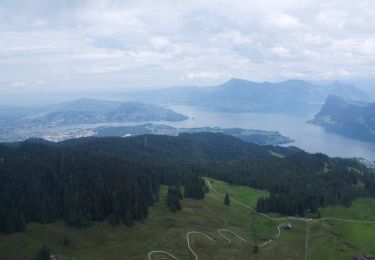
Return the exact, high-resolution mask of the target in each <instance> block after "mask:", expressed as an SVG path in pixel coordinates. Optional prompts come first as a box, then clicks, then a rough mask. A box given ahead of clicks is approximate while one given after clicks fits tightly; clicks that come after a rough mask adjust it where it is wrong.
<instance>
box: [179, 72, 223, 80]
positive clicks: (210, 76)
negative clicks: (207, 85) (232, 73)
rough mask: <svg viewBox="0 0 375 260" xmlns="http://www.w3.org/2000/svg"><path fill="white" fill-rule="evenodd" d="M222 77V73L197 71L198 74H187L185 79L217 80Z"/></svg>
mask: <svg viewBox="0 0 375 260" xmlns="http://www.w3.org/2000/svg"><path fill="white" fill-rule="evenodd" d="M222 76H223V74H222V73H219V72H214V71H199V72H189V73H186V74H185V77H184V78H183V79H185V78H187V79H218V78H221V77H222Z"/></svg>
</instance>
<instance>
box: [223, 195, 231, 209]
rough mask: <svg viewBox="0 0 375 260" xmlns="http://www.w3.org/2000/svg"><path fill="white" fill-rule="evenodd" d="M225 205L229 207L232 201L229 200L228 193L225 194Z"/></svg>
mask: <svg viewBox="0 0 375 260" xmlns="http://www.w3.org/2000/svg"><path fill="white" fill-rule="evenodd" d="M224 204H225V205H226V206H229V205H230V199H229V195H228V193H225V197H224Z"/></svg>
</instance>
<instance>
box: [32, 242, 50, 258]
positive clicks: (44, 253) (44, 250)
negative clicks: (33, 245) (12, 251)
mask: <svg viewBox="0 0 375 260" xmlns="http://www.w3.org/2000/svg"><path fill="white" fill-rule="evenodd" d="M50 257H51V253H50V251H49V249H48V247H47V246H46V245H44V246H43V247H42V248H41V249H40V250H39V251H38V253H37V254H36V256H35V257H34V258H33V260H50Z"/></svg>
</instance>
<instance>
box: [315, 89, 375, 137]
mask: <svg viewBox="0 0 375 260" xmlns="http://www.w3.org/2000/svg"><path fill="white" fill-rule="evenodd" d="M309 122H310V123H313V124H316V125H320V126H322V127H324V128H325V129H327V130H329V131H333V132H335V133H339V134H342V135H344V136H347V137H350V138H353V139H358V140H362V141H369V142H375V103H366V102H360V101H356V100H348V99H343V98H341V97H338V96H334V95H330V96H328V98H327V100H326V102H325V104H324V105H323V107H322V109H321V110H320V112H319V113H318V114H316V116H315V117H314V119H312V120H310V121H309Z"/></svg>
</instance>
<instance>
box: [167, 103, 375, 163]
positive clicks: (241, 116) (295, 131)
mask: <svg viewBox="0 0 375 260" xmlns="http://www.w3.org/2000/svg"><path fill="white" fill-rule="evenodd" d="M170 108H171V109H173V110H175V111H176V112H179V113H182V114H185V115H187V116H189V117H191V119H188V120H185V121H182V122H176V123H170V122H168V123H167V124H168V125H172V126H175V127H204V126H211V127H215V126H219V127H223V128H230V127H241V128H251V129H259V130H269V131H278V132H280V133H281V134H282V135H285V136H288V137H290V138H292V139H294V140H295V142H294V143H291V144H288V145H294V146H297V147H299V148H301V149H303V150H305V151H308V152H311V153H316V152H321V153H325V154H328V155H329V156H339V157H363V158H366V159H368V160H371V161H375V143H366V142H361V141H356V140H352V139H349V138H345V137H342V136H340V135H337V134H334V133H329V132H327V131H325V130H324V129H323V128H321V127H319V126H315V125H311V124H307V123H306V121H307V120H309V119H311V118H309V117H297V116H289V115H281V114H259V113H221V112H212V111H208V110H205V109H203V108H197V107H189V106H171V107H170Z"/></svg>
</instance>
